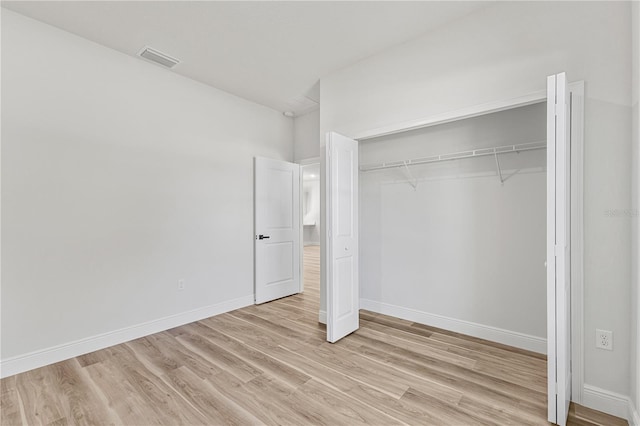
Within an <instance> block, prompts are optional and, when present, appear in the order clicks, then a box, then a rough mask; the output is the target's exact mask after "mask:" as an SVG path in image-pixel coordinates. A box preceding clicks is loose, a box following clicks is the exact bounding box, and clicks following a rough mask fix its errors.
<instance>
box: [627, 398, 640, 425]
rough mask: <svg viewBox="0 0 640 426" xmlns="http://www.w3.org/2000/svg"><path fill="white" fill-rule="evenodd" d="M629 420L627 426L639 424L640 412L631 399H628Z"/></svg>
mask: <svg viewBox="0 0 640 426" xmlns="http://www.w3.org/2000/svg"><path fill="white" fill-rule="evenodd" d="M627 421H628V422H629V426H640V413H638V409H637V407H636V406H635V405H633V402H631V399H629V416H628V418H627Z"/></svg>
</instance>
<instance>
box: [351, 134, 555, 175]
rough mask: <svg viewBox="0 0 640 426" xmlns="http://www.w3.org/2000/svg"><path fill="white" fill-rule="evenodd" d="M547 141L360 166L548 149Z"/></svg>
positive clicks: (366, 169) (390, 165) (363, 169)
mask: <svg viewBox="0 0 640 426" xmlns="http://www.w3.org/2000/svg"><path fill="white" fill-rule="evenodd" d="M546 148H547V143H546V141H540V142H529V143H523V144H519V145H505V146H495V147H492V148H479V149H473V150H470V151H460V152H453V153H450V154H440V155H433V156H431V157H421V158H414V159H411V160H401V161H391V162H385V163H377V164H364V165H362V166H360V171H361V172H370V171H373V170H383V169H392V168H397V167H407V166H416V165H418V164H429V163H437V162H440V161H450V160H459V159H462V158H474V157H485V156H487V155H493V156H496V158H497V155H498V154H509V153H514V152H515V153H518V152H522V151H533V150H536V149H546Z"/></svg>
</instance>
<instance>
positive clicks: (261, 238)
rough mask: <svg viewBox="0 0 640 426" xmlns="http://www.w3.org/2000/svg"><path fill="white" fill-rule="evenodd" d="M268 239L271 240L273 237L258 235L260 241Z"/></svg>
mask: <svg viewBox="0 0 640 426" xmlns="http://www.w3.org/2000/svg"><path fill="white" fill-rule="evenodd" d="M267 238H271V237H270V236H268V235H262V234H260V235H258V239H259V240H266V239H267Z"/></svg>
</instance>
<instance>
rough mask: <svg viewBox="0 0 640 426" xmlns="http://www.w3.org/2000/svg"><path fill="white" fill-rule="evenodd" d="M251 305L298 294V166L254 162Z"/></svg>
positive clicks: (274, 161)
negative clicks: (253, 286)
mask: <svg viewBox="0 0 640 426" xmlns="http://www.w3.org/2000/svg"><path fill="white" fill-rule="evenodd" d="M254 220H255V240H254V253H255V270H254V273H255V302H256V304H258V303H264V302H268V301H270V300H274V299H278V298H280V297H285V296H290V295H292V294H295V293H299V292H300V239H301V234H300V166H298V165H297V164H293V163H288V162H286V161H279V160H271V159H269V158H259V157H256V158H255V161H254Z"/></svg>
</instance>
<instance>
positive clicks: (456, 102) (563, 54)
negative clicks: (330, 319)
mask: <svg viewBox="0 0 640 426" xmlns="http://www.w3.org/2000/svg"><path fill="white" fill-rule="evenodd" d="M630 8H631V4H630V3H629V2H584V3H582V2H501V3H498V4H496V5H493V6H490V7H487V8H485V9H483V10H481V11H478V12H476V13H474V14H471V15H468V16H467V17H465V18H463V19H461V20H459V21H456V22H454V23H451V24H449V25H447V26H446V27H443V28H441V29H440V30H437V31H434V32H432V33H429V34H427V35H425V36H424V37H421V38H418V39H416V40H414V41H411V42H408V43H405V44H402V45H400V46H397V47H395V48H393V49H390V50H388V51H385V52H383V53H380V54H377V55H374V56H371V57H369V58H367V59H365V60H363V61H360V62H358V63H356V64H354V65H353V66H350V67H347V68H345V69H342V70H339V71H337V72H335V73H333V74H331V75H329V76H327V77H325V78H323V79H322V80H321V86H320V89H321V99H322V102H321V105H320V130H321V134H324V132H326V131H328V130H333V131H337V132H341V133H343V134H346V135H348V136H355V135H357V134H358V133H361V132H365V131H368V130H371V129H375V128H378V127H381V126H384V125H389V124H397V123H401V122H404V121H407V120H413V119H419V118H424V117H429V116H433V115H436V114H439V113H444V112H447V111H453V110H457V109H461V108H465V107H468V106H470V105H479V104H483V103H486V102H491V101H496V100H504V99H510V98H514V97H518V96H522V95H524V94H527V93H531V92H536V91H540V90H544V89H545V84H546V76H547V75H550V74H553V73H557V72H560V71H566V72H567V73H568V75H569V78H570V80H571V81H576V80H585V81H586V99H585V110H586V113H585V114H586V116H585V121H586V124H585V167H584V170H585V183H584V184H585V194H584V196H585V208H584V216H585V217H584V221H585V289H584V290H585V306H584V308H585V324H584V325H585V336H584V337H585V381H586V383H588V384H591V385H593V386H596V387H598V388H601V389H605V390H606V391H610V392H616V393H619V394H623V395H628V393H629V385H630V379H629V376H630V371H629V354H630V346H629V344H630V343H629V340H630V325H629V324H630V322H631V321H630V319H631V315H630V303H629V300H630V296H631V291H630V290H631V289H630V282H631V253H630V246H631V236H630V235H631V219H630V218H629V217H607V216H606V215H605V213H606V211H607V210H611V209H624V208H628V206H629V200H630V191H631V189H630V185H631V170H630V168H631V162H630V161H629V157H630V155H631V144H630V140H631V121H630V118H631V114H630V95H629V94H630V91H631V58H630V54H629V53H630V51H631V45H630V43H631V33H630V31H631V28H630V27H631V25H630V24H631V22H630V19H629V16H630ZM322 143H323V142H322V141H321V144H322ZM322 279H323V280H324V277H322ZM323 282H324V281H323ZM596 328H603V329H607V330H613V332H614V341H615V343H614V350H613V351H612V352H609V351H603V350H597V349H595V342H594V335H595V329H596Z"/></svg>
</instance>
